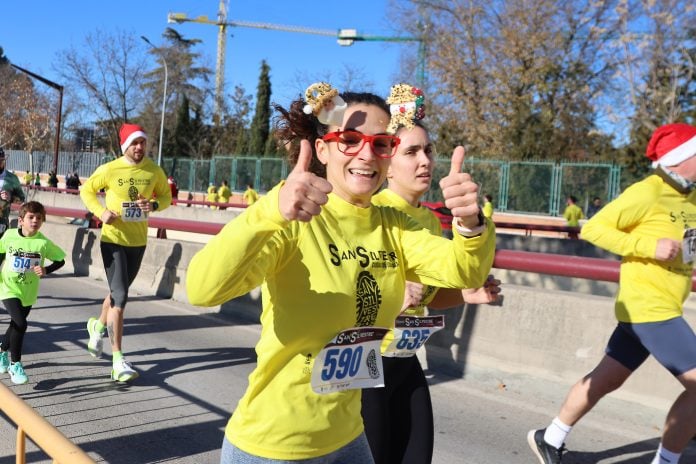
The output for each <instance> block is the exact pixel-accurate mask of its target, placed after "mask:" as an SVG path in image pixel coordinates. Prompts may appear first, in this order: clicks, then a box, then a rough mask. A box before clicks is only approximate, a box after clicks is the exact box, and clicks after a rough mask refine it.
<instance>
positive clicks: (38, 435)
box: [0, 383, 96, 464]
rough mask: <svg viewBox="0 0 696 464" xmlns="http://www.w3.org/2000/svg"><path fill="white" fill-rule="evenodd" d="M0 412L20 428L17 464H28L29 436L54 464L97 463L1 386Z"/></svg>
mask: <svg viewBox="0 0 696 464" xmlns="http://www.w3.org/2000/svg"><path fill="white" fill-rule="evenodd" d="M0 410H2V412H4V413H5V414H6V415H7V417H9V418H10V419H11V420H12V421H13V422H14V423H15V424H16V425H17V441H16V448H17V451H16V460H15V462H16V463H17V464H25V463H26V437H27V436H28V437H29V438H31V440H32V441H33V442H34V443H36V445H37V446H38V447H39V448H41V449H42V450H43V451H44V452H46V454H48V455H49V456H50V457H51V458H53V462H54V464H94V463H95V462H96V461H94V460H93V459H92V458H90V457H89V456H88V455H87V453H85V452H84V451H82V450H81V449H80V448H79V447H78V446H77V445H75V444H74V443H73V442H71V441H70V440H69V439H68V438H67V437H66V436H65V435H63V434H62V433H61V432H60V431H59V430H58V429H57V428H55V427H54V426H53V425H52V424H50V423H49V422H48V421H47V420H46V419H44V418H43V417H42V416H41V415H40V414H39V413H37V412H36V411H34V409H33V408H32V407H31V406H29V405H28V404H27V403H26V402H24V400H22V399H21V398H20V397H19V396H17V395H16V394H15V393H14V392H13V391H12V390H10V389H9V388H7V387H6V386H5V385H4V384H2V383H0Z"/></svg>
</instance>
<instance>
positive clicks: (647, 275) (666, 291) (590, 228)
mask: <svg viewBox="0 0 696 464" xmlns="http://www.w3.org/2000/svg"><path fill="white" fill-rule="evenodd" d="M690 228H696V192H693V191H692V192H691V193H689V194H683V193H679V192H678V191H677V190H676V189H675V188H674V187H672V186H671V185H669V184H668V183H667V182H666V181H665V180H663V179H662V178H661V177H660V176H658V175H651V176H649V177H647V178H646V179H644V180H642V181H640V182H637V183H635V184H633V185H632V186H630V187H628V188H627V189H626V190H625V191H624V192H623V193H622V194H621V195H620V196H619V197H618V198H617V199H616V200H614V201H612V202H610V203H609V204H607V205H606V206H604V207H603V208H602V209H601V210H599V212H598V213H597V214H595V215H594V216H592V219H590V220H589V221H588V222H587V223H586V224H585V225H584V226H583V228H582V232H581V234H582V238H583V239H585V240H587V241H589V242H591V243H593V244H595V245H597V246H599V247H601V248H604V249H606V250H609V251H611V252H612V253H615V254H617V255H620V256H622V257H623V259H622V261H621V276H620V282H619V291H618V293H617V296H616V304H615V306H614V309H615V313H616V318H617V319H618V320H619V321H621V322H632V323H639V322H659V321H664V320H667V319H672V318H674V317H678V316H680V315H681V314H682V312H683V311H682V304H683V303H684V300H686V298H687V297H688V296H689V292H690V291H691V274H692V272H693V263H684V262H683V259H682V253H679V254H678V256H677V257H676V258H674V259H673V260H670V261H658V260H656V259H655V250H656V248H657V241H658V240H659V239H661V238H670V239H673V240H679V241H681V240H682V238H683V236H684V231H685V230H687V229H690Z"/></svg>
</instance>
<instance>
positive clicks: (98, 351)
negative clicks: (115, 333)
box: [87, 317, 104, 358]
mask: <svg viewBox="0 0 696 464" xmlns="http://www.w3.org/2000/svg"><path fill="white" fill-rule="evenodd" d="M97 322H99V319H97V318H96V317H90V318H89V320H88V321H87V333H88V334H89V341H88V342H87V351H89V354H91V355H92V356H94V357H95V358H98V357H100V356H101V355H102V349H104V330H102V331H101V332H99V331H98V330H97Z"/></svg>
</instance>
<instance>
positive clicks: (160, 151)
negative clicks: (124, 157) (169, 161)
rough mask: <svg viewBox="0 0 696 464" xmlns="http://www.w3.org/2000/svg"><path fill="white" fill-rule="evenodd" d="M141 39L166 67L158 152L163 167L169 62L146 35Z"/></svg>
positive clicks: (158, 158)
mask: <svg viewBox="0 0 696 464" xmlns="http://www.w3.org/2000/svg"><path fill="white" fill-rule="evenodd" d="M140 38H141V39H143V40H144V41H145V43H146V44H148V45H149V46H150V47H152V49H153V50H154V51H155V52H156V53H157V54H159V56H160V58H161V59H162V64H163V65H164V90H163V91H162V118H161V120H160V135H159V149H158V150H157V151H158V152H157V165H158V166H162V143H163V142H164V112H165V111H166V109H167V78H168V74H169V71H168V70H167V60H165V59H164V55H163V54H162V53H161V52H160V50H159V49H158V48H157V47H155V46H154V45H153V44H152V42H150V41H149V40H148V38H147V37H145V36H144V35H141V36H140Z"/></svg>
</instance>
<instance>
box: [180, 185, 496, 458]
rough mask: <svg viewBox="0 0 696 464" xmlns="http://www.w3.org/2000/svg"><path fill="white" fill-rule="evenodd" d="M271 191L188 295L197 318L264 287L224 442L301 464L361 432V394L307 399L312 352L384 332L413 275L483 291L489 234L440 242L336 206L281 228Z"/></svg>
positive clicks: (380, 213) (190, 278)
mask: <svg viewBox="0 0 696 464" xmlns="http://www.w3.org/2000/svg"><path fill="white" fill-rule="evenodd" d="M280 185H282V183H281V184H280ZM280 185H279V186H277V187H276V188H274V189H273V190H272V191H271V192H269V194H268V195H265V196H263V197H262V198H261V199H259V201H258V202H257V203H255V204H254V205H252V206H250V207H249V208H247V209H246V210H245V211H244V212H243V213H242V214H240V215H239V216H238V217H237V218H235V219H234V220H233V221H231V222H230V223H229V224H227V225H226V226H225V227H224V228H223V230H222V231H221V232H220V233H219V234H218V235H217V236H216V237H214V238H213V239H212V240H211V241H210V242H209V243H208V244H207V245H206V246H205V247H204V248H203V249H202V250H201V251H200V252H198V253H197V254H196V255H195V256H194V257H193V259H192V260H191V263H190V264H189V268H188V272H187V282H186V284H187V292H188V296H189V300H190V302H191V303H192V304H195V305H201V306H211V305H216V304H221V303H223V302H225V301H227V300H230V299H232V298H235V297H237V296H240V295H243V294H245V293H247V292H249V291H250V290H252V289H254V288H255V287H257V286H258V285H262V299H263V311H262V314H261V325H262V328H261V337H260V339H259V342H258V344H257V345H256V353H257V365H256V368H255V369H254V371H253V372H252V373H251V375H250V376H249V386H248V388H247V390H246V393H245V394H244V396H243V397H242V399H241V400H240V401H239V404H238V405H237V408H236V410H235V412H234V413H233V415H232V417H231V419H230V421H229V422H228V425H227V427H226V430H225V435H226V437H227V438H228V439H229V440H230V442H232V443H233V444H234V445H235V446H237V447H239V448H241V449H242V450H244V451H246V452H248V453H251V454H254V455H257V456H261V457H265V458H271V459H285V460H293V459H308V458H313V457H318V456H322V455H325V454H328V453H331V452H333V451H335V450H337V449H339V448H341V447H342V446H344V445H346V444H348V443H349V442H350V441H352V440H354V439H355V438H356V437H358V436H359V435H360V433H362V431H363V424H362V418H361V415H360V407H361V405H360V391H359V390H348V391H343V392H338V393H330V394H316V393H314V392H313V391H312V388H311V384H310V380H311V371H312V367H313V364H314V359H315V357H316V355H317V354H318V353H319V351H320V350H321V349H322V348H323V347H324V346H325V345H326V343H328V342H329V341H330V340H331V339H332V338H333V337H334V336H335V335H336V334H337V333H339V332H340V331H341V330H344V329H346V328H350V327H355V326H370V325H372V326H380V327H392V326H393V324H394V319H395V318H396V316H397V315H398V313H399V310H400V308H401V304H402V301H403V295H404V288H405V280H406V276H407V275H409V274H410V273H413V274H415V275H417V276H418V279H419V281H420V282H423V283H425V284H429V285H434V286H437V287H449V288H463V287H472V288H476V287H479V286H481V285H482V284H483V282H484V281H485V279H486V276H487V275H488V271H489V270H490V267H491V264H492V262H493V255H494V252H495V231H494V228H493V226H492V224H490V223H489V225H488V228H487V230H486V231H484V232H483V234H481V235H480V236H477V237H472V238H464V237H461V236H459V235H457V236H456V237H455V238H454V239H453V240H448V239H445V238H442V237H437V236H434V235H432V234H431V232H430V231H429V230H428V229H425V228H423V227H422V226H421V225H420V224H418V223H417V222H416V221H414V220H413V219H411V218H409V217H408V216H407V215H405V214H403V213H401V212H399V211H397V210H396V209H394V208H385V207H377V206H371V207H368V208H360V207H357V206H354V205H351V204H349V203H347V202H345V201H344V200H342V199H341V198H339V197H338V196H336V195H334V194H330V195H329V202H328V203H327V204H326V205H324V207H323V208H322V211H321V214H320V215H318V216H316V217H314V218H313V219H312V220H311V221H310V222H306V223H305V222H299V221H291V222H289V221H286V220H285V219H284V218H283V217H282V216H281V214H280V211H279V206H278V195H279V190H280Z"/></svg>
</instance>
